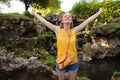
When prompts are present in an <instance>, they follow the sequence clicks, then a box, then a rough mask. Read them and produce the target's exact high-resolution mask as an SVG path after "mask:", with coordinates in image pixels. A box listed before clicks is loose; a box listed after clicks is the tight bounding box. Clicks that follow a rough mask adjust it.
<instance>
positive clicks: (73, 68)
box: [56, 63, 78, 73]
mask: <svg viewBox="0 0 120 80" xmlns="http://www.w3.org/2000/svg"><path fill="white" fill-rule="evenodd" d="M56 71H57V72H62V73H64V72H67V71H71V72H77V71H78V63H74V64H71V65H69V66H68V67H66V68H64V69H59V66H58V64H56Z"/></svg>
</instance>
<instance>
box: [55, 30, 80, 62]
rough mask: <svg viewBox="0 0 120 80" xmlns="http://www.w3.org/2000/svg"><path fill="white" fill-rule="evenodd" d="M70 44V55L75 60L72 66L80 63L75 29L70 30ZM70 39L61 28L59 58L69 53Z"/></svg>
mask: <svg viewBox="0 0 120 80" xmlns="http://www.w3.org/2000/svg"><path fill="white" fill-rule="evenodd" d="M70 35H71V37H70V43H69V48H68V54H69V56H70V57H71V59H72V60H73V61H72V63H71V64H74V63H76V62H78V60H77V50H76V34H75V33H74V31H73V29H71V30H70ZM68 39H69V36H68V35H67V33H66V31H65V30H64V29H62V28H60V31H59V33H58V35H57V52H58V53H57V56H60V55H62V54H64V53H65V52H66V51H67V47H68Z"/></svg>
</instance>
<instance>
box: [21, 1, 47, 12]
mask: <svg viewBox="0 0 120 80" xmlns="http://www.w3.org/2000/svg"><path fill="white" fill-rule="evenodd" d="M20 1H22V2H23V3H24V4H25V10H26V11H28V8H29V7H30V5H32V4H39V5H41V6H42V7H46V6H47V5H48V3H49V0H20Z"/></svg>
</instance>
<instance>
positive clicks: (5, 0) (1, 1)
mask: <svg viewBox="0 0 120 80" xmlns="http://www.w3.org/2000/svg"><path fill="white" fill-rule="evenodd" d="M8 1H10V0H0V3H7V2H8Z"/></svg>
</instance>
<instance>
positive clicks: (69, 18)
mask: <svg viewBox="0 0 120 80" xmlns="http://www.w3.org/2000/svg"><path fill="white" fill-rule="evenodd" d="M62 23H63V24H68V23H69V24H71V23H72V15H71V14H70V13H68V12H67V13H65V14H64V15H63V17H62Z"/></svg>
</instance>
